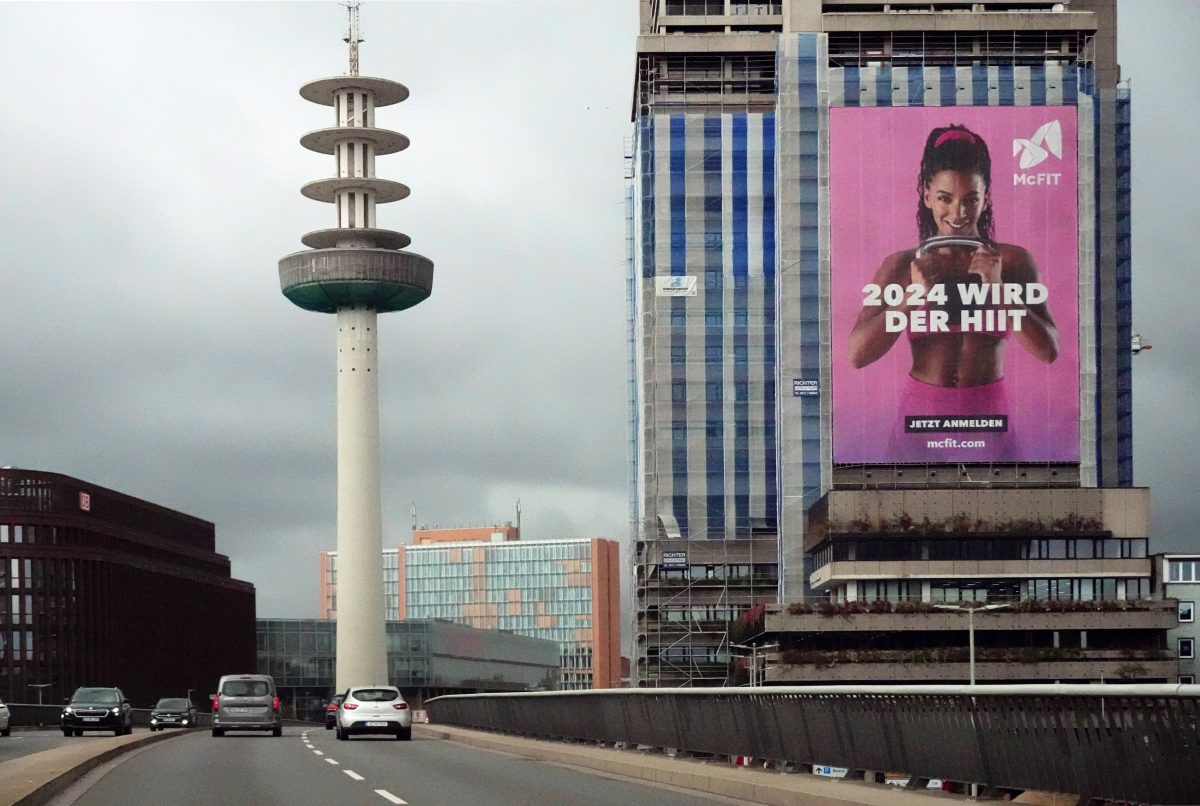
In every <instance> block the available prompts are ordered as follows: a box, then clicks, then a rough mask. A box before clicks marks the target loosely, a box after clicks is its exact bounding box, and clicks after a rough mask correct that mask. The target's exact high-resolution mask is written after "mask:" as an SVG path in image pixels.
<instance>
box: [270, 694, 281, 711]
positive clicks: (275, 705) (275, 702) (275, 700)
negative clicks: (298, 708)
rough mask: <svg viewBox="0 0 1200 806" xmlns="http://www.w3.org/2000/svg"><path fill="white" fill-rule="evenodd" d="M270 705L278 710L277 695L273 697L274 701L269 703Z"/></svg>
mask: <svg viewBox="0 0 1200 806" xmlns="http://www.w3.org/2000/svg"><path fill="white" fill-rule="evenodd" d="M271 707H272V708H273V709H274V710H276V711H278V710H279V698H278V697H275V698H274V702H272V703H271Z"/></svg>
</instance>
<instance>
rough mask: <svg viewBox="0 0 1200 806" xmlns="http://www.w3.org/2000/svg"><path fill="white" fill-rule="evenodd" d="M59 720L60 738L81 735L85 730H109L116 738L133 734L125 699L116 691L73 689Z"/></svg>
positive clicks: (130, 715)
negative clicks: (61, 735)
mask: <svg viewBox="0 0 1200 806" xmlns="http://www.w3.org/2000/svg"><path fill="white" fill-rule="evenodd" d="M60 719H61V721H62V732H63V736H82V735H83V732H84V731H85V730H111V731H112V732H113V733H114V734H115V735H117V736H123V735H125V734H128V733H133V713H132V710H131V709H130V707H129V700H127V699H125V695H124V694H123V693H122V692H121V689H119V688H92V687H89V686H83V687H81V688H77V689H75V693H74V694H72V695H71V699H69V700H67V704H66V705H64V706H63V709H62V714H61V716H60Z"/></svg>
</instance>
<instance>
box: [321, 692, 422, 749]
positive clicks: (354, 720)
mask: <svg viewBox="0 0 1200 806" xmlns="http://www.w3.org/2000/svg"><path fill="white" fill-rule="evenodd" d="M356 733H388V734H391V735H393V736H395V737H396V738H397V739H399V740H400V741H408V740H409V739H411V738H412V710H411V709H410V708H409V707H408V703H407V702H405V701H404V697H403V696H402V695H401V694H400V689H398V688H396V687H395V686H352V687H351V688H349V689H347V690H346V694H345V699H343V700H342V707H341V708H339V709H338V712H337V737H338V738H339V739H342V740H343V741H344V740H346V739H349V738H350V737H351V736H352V735H354V734H356Z"/></svg>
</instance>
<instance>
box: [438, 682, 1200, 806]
mask: <svg viewBox="0 0 1200 806" xmlns="http://www.w3.org/2000/svg"><path fill="white" fill-rule="evenodd" d="M426 709H427V710H428V711H429V715H430V722H431V723H432V724H434V725H437V724H449V725H459V726H462V727H472V728H482V729H485V730H494V731H500V732H508V733H517V734H522V735H527V736H538V737H546V738H556V739H561V738H567V739H576V740H584V741H595V742H626V743H630V744H639V745H647V746H651V747H661V748H675V749H679V750H685V751H691V752H697V753H713V754H722V755H730V756H752V757H755V758H763V759H776V760H781V761H791V762H796V763H800V764H825V765H832V766H838V767H847V768H849V769H851V770H872V771H887V772H898V773H906V774H908V775H909V776H911V777H912V778H914V779H922V778H941V779H946V780H952V781H962V782H969V783H976V784H982V785H985V786H990V787H1001V788H1006V789H1021V790H1031V789H1032V790H1041V791H1051V792H1069V793H1074V794H1077V795H1079V796H1081V802H1083V803H1086V802H1087V800H1088V799H1091V798H1099V799H1107V800H1119V801H1131V802H1138V803H1156V804H1196V803H1200V686H1192V685H1105V686H1088V685H1012V686H1000V685H985V686H821V687H768V688H755V689H748V688H740V689H738V688H733V689H610V690H606V691H579V692H536V693H526V694H473V695H453V696H446V697H437V698H434V699H432V700H428V701H427V702H426Z"/></svg>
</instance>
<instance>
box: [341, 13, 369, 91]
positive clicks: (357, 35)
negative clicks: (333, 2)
mask: <svg viewBox="0 0 1200 806" xmlns="http://www.w3.org/2000/svg"><path fill="white" fill-rule="evenodd" d="M339 5H343V6H345V7H346V11H347V12H348V13H349V15H350V24H349V26H348V27H347V28H346V38H345V39H343V40H342V41H343V42H348V43H349V44H350V75H352V76H356V75H358V46H359V43H361V42H362V41H363V38H362V36H361V32H360V31H359V30H358V7H359V6H360V5H362V4H361V3H359V2H358V0H350V2H348V3H340V4H339Z"/></svg>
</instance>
